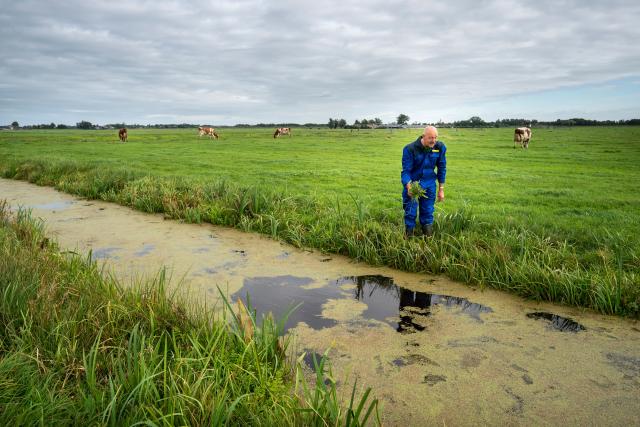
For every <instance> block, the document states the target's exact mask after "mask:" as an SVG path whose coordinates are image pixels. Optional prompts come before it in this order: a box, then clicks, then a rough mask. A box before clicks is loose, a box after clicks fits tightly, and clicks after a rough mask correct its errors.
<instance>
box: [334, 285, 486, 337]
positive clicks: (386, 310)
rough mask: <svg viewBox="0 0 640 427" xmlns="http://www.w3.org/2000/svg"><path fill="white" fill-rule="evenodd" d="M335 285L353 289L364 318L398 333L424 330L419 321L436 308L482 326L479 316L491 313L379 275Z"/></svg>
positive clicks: (470, 303) (476, 305)
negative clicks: (364, 308)
mask: <svg viewBox="0 0 640 427" xmlns="http://www.w3.org/2000/svg"><path fill="white" fill-rule="evenodd" d="M336 283H337V284H338V285H344V284H347V283H351V284H354V285H355V290H354V298H355V299H356V300H358V301H362V302H364V303H365V304H367V309H366V310H365V311H364V313H363V314H362V315H363V317H365V318H368V319H375V320H379V321H383V322H387V323H389V324H390V325H391V326H392V327H394V328H395V329H396V331H398V332H401V333H411V332H416V331H423V330H425V326H424V325H422V324H421V321H424V319H425V318H426V317H428V316H431V315H432V314H433V312H432V308H433V307H435V306H442V307H446V308H447V309H456V310H457V312H458V313H461V314H466V315H468V316H470V317H472V318H473V319H475V320H476V321H478V322H482V319H481V318H480V314H481V313H491V312H493V310H492V309H491V308H490V307H487V306H484V305H482V304H476V303H473V302H470V301H469V300H468V299H466V298H460V297H453V296H448V295H439V294H432V293H426V292H417V291H412V290H410V289H406V288H403V287H401V286H398V285H396V284H395V283H394V282H393V278H391V277H386V276H381V275H366V276H352V277H343V278H341V279H339V280H338V281H337V282H336Z"/></svg>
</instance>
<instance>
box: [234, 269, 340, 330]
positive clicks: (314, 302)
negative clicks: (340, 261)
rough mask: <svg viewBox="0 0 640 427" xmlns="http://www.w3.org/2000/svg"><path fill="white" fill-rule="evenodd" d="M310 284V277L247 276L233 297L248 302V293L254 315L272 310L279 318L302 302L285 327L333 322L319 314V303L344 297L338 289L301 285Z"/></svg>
mask: <svg viewBox="0 0 640 427" xmlns="http://www.w3.org/2000/svg"><path fill="white" fill-rule="evenodd" d="M311 283H313V279H311V278H309V277H296V276H275V277H249V278H246V279H244V284H243V286H242V288H240V290H239V291H238V292H236V293H235V294H234V297H235V298H238V297H239V298H241V299H242V300H243V302H244V303H245V304H247V293H248V294H249V302H250V303H251V307H252V308H253V309H255V310H256V312H257V318H258V319H260V318H262V314H265V315H266V314H267V313H269V312H271V313H273V315H274V317H275V319H276V320H280V319H281V318H282V317H283V316H284V315H285V314H286V313H287V311H288V310H290V309H291V308H292V307H294V306H296V305H298V304H300V303H302V304H301V305H300V306H299V307H298V308H297V309H296V310H295V311H293V313H291V314H290V315H289V318H288V319H287V322H286V324H285V327H284V330H285V331H286V330H287V329H289V328H293V327H295V326H296V325H297V324H298V322H305V323H306V324H308V325H309V326H310V327H312V328H314V329H322V328H326V327H330V326H333V325H335V324H336V321H335V320H332V319H327V318H325V317H322V304H324V303H325V302H327V300H329V299H335V298H344V295H343V293H342V291H340V289H337V288H333V287H330V286H324V287H322V288H314V289H305V288H303V286H305V285H309V284H311Z"/></svg>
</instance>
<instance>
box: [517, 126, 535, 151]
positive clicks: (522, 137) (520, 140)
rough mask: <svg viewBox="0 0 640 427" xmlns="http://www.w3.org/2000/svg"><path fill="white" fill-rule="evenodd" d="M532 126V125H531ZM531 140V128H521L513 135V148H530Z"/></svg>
mask: <svg viewBox="0 0 640 427" xmlns="http://www.w3.org/2000/svg"><path fill="white" fill-rule="evenodd" d="M529 126H531V125H529ZM530 140H531V128H530V127H521V128H516V130H515V132H514V134H513V148H516V144H520V146H521V147H522V148H529V141H530Z"/></svg>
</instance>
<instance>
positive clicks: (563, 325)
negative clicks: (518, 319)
mask: <svg viewBox="0 0 640 427" xmlns="http://www.w3.org/2000/svg"><path fill="white" fill-rule="evenodd" d="M527 317H528V318H530V319H545V320H548V321H549V322H551V327H552V328H554V329H557V330H559V331H562V332H579V331H584V330H585V329H586V328H585V327H584V326H582V325H581V324H580V323H578V322H576V321H575V320H573V319H569V318H568V317H562V316H558V315H556V314H551V313H545V312H536V313H527Z"/></svg>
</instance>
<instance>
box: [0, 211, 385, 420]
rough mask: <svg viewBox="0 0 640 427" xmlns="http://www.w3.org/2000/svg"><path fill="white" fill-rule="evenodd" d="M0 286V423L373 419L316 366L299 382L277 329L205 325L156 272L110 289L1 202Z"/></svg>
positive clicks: (367, 403)
mask: <svg viewBox="0 0 640 427" xmlns="http://www.w3.org/2000/svg"><path fill="white" fill-rule="evenodd" d="M0 279H1V280H0V295H1V297H0V422H1V423H2V425H56V426H57V425H83V426H84V425H104V426H107V425H110V426H120V425H152V426H174V425H202V426H204V425H215V426H220V425H243V426H244V425H266V426H272V425H290V426H308V425H313V426H334V425H345V426H347V425H348V426H359V425H364V424H365V423H366V422H367V419H369V421H373V422H374V423H376V424H378V422H379V419H378V418H377V415H378V413H377V401H376V400H371V399H368V395H369V390H367V391H365V392H364V394H359V396H361V397H360V401H358V400H354V399H353V394H352V395H351V396H352V397H351V403H346V402H345V403H344V404H345V406H346V407H345V406H343V401H342V399H341V398H340V396H339V395H338V394H337V393H336V383H335V380H334V379H333V378H332V375H331V374H330V372H329V375H326V374H327V371H326V367H325V366H324V359H323V360H322V361H320V362H319V363H320V364H319V365H316V378H315V381H311V383H310V384H309V383H308V382H307V380H306V376H305V374H304V373H303V370H302V367H301V365H300V360H298V361H296V360H292V359H291V358H290V357H288V355H287V353H288V350H287V346H288V344H289V338H285V337H283V336H282V328H283V325H284V322H276V321H274V320H273V319H269V318H267V319H266V320H265V321H263V322H261V323H260V325H258V324H256V319H255V317H253V316H251V315H250V314H249V312H248V311H247V310H246V309H244V310H240V311H238V315H237V317H236V314H235V313H234V312H233V311H231V310H230V308H231V307H229V306H227V310H226V311H225V313H226V315H227V318H226V319H228V320H229V322H227V321H226V320H225V317H214V316H213V315H212V314H211V313H210V312H208V311H206V310H205V308H204V307H198V306H196V305H194V304H189V303H187V302H185V301H181V300H180V299H178V298H175V297H169V296H168V295H166V293H165V286H164V279H163V276H162V274H160V275H159V277H157V278H156V279H154V280H149V282H148V283H145V284H142V285H140V286H134V287H131V286H126V287H124V286H121V285H120V284H119V283H118V282H116V281H115V280H114V279H113V278H110V277H105V276H103V275H102V274H101V271H100V268H99V267H98V266H97V264H96V263H95V262H92V261H91V260H90V259H88V258H86V259H84V258H81V257H78V256H77V255H71V254H69V253H66V254H63V253H60V252H59V251H58V248H57V247H56V245H55V243H54V242H51V241H49V240H48V239H46V238H45V235H44V229H43V226H42V224H41V223H39V222H38V221H34V220H33V219H31V218H30V216H29V215H28V214H26V213H25V212H24V211H21V212H19V213H18V214H17V215H15V216H14V215H10V214H9V211H8V208H7V206H6V205H4V204H2V203H0ZM43 308H44V309H43ZM289 356H290V355H289ZM292 362H293V363H292ZM355 390H356V387H355V385H354V386H353V391H354V392H355ZM344 398H345V399H348V396H344ZM347 402H348V401H347Z"/></svg>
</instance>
